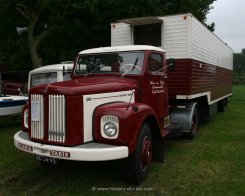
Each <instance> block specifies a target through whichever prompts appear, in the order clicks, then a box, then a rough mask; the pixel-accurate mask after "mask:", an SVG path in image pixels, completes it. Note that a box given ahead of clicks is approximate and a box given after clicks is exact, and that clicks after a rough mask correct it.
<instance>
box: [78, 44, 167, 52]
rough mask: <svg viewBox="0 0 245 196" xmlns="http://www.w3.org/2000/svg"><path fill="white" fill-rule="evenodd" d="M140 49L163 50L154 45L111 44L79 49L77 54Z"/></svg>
mask: <svg viewBox="0 0 245 196" xmlns="http://www.w3.org/2000/svg"><path fill="white" fill-rule="evenodd" d="M140 50H153V51H159V52H165V51H164V50H163V49H161V48H159V47H155V46H147V45H127V46H113V47H101V48H92V49H87V50H83V51H81V52H80V53H79V54H93V53H107V52H125V51H140Z"/></svg>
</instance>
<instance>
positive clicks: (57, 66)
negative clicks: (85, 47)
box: [30, 61, 73, 73]
mask: <svg viewBox="0 0 245 196" xmlns="http://www.w3.org/2000/svg"><path fill="white" fill-rule="evenodd" d="M63 67H64V68H65V70H72V68H73V62H72V61H69V62H62V63H60V64H53V65H46V66H42V67H39V68H36V69H34V70H32V71H30V73H39V72H47V71H49V72H50V71H62V70H63Z"/></svg>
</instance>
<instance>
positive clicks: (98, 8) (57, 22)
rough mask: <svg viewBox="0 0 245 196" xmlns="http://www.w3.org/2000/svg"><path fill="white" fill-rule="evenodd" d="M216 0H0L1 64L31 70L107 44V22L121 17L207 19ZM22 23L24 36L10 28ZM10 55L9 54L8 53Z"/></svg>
mask: <svg viewBox="0 0 245 196" xmlns="http://www.w3.org/2000/svg"><path fill="white" fill-rule="evenodd" d="M214 1H215V0H185V1H180V0H127V1H125V0H83V1H80V0H59V1H51V0H12V1H4V0H0V3H1V6H2V5H3V7H0V16H1V18H3V19H4V21H5V23H4V25H2V24H0V27H1V28H0V41H3V42H4V43H5V44H6V47H7V48H8V50H5V49H3V48H0V63H2V62H4V64H6V62H7V63H8V64H12V65H13V66H15V69H18V68H19V67H20V66H21V64H23V62H25V63H24V64H25V65H26V66H27V67H28V66H29V68H30V69H31V67H30V65H31V64H32V66H33V67H32V68H36V67H39V66H41V65H44V64H50V63H57V62H59V61H64V60H72V59H73V58H74V57H75V55H76V54H77V52H79V51H80V50H82V49H85V48H91V47H100V46H108V45H110V23H111V22H113V21H117V20H119V19H124V18H132V17H142V16H159V15H166V14H177V13H187V12H191V13H192V14H193V15H194V16H195V17H197V18H198V19H199V20H200V21H201V22H203V23H205V20H206V14H207V13H208V12H209V11H210V9H211V8H212V7H210V4H212V3H213V2H214ZM14 9H15V11H14ZM2 11H3V12H2ZM9 11H10V12H9ZM10 13H11V14H10ZM18 14H19V15H18ZM20 24H21V25H22V26H28V29H29V31H28V33H27V40H26V36H22V37H20V36H18V35H17V34H16V32H14V31H13V30H14V29H15V28H16V26H18V25H20ZM2 27H3V28H5V29H8V31H7V32H8V33H9V34H7V33H6V32H5V33H4V35H5V36H6V37H1V31H2ZM213 27H214V26H213ZM10 32H11V33H10ZM25 41H26V42H27V44H26V45H24V44H23V43H24V42H25ZM8 43H10V45H9V44H8ZM28 53H30V54H28ZM9 54H13V55H12V56H11V57H10V58H9V56H10V55H9ZM29 58H30V60H29ZM30 62H32V63H30ZM22 66H23V65H22Z"/></svg>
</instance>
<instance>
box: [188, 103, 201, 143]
mask: <svg viewBox="0 0 245 196" xmlns="http://www.w3.org/2000/svg"><path fill="white" fill-rule="evenodd" d="M198 127H199V114H198V111H197V108H196V107H195V109H194V112H193V116H192V120H191V130H190V132H189V133H188V137H189V139H191V140H192V139H193V138H194V137H195V136H196V134H197V131H198Z"/></svg>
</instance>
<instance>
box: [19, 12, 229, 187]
mask: <svg viewBox="0 0 245 196" xmlns="http://www.w3.org/2000/svg"><path fill="white" fill-rule="evenodd" d="M138 23H140V25H137V24H138ZM145 23H147V24H145ZM152 23H153V24H152ZM151 24H152V26H151ZM111 27H112V45H114V46H112V47H103V48H94V49H88V50H84V51H81V52H80V53H79V54H78V55H77V58H76V60H75V62H74V68H73V73H72V80H69V81H64V82H58V83H52V84H47V85H42V86H38V87H33V88H31V89H30V91H29V104H28V105H26V106H25V108H24V110H23V123H22V130H21V131H19V132H17V133H16V134H15V136H14V143H15V146H16V147H17V148H18V149H20V150H23V151H25V152H28V153H32V154H35V155H36V159H37V160H39V161H42V162H50V163H55V162H56V159H65V160H76V161H107V160H116V159H124V160H125V168H126V169H127V172H125V173H126V174H127V178H128V180H129V181H130V182H132V183H135V184H140V183H141V182H142V181H143V180H144V179H145V178H146V175H147V171H148V167H149V165H150V163H151V162H162V161H163V141H164V138H166V136H169V135H172V136H174V135H180V134H182V132H185V134H187V136H188V137H189V138H191V139H192V138H194V137H195V136H196V134H197V130H198V124H199V120H200V118H205V117H209V116H211V115H212V114H213V113H215V112H216V111H217V110H219V111H224V110H225V107H226V104H227V97H229V96H230V95H231V94H232V92H231V76H232V50H231V49H230V48H229V47H228V46H227V45H226V44H225V43H223V42H222V41H221V40H220V39H219V38H218V37H217V36H215V35H214V34H213V33H211V32H210V31H209V30H208V29H206V27H204V26H203V25H202V24H201V23H200V22H198V21H197V20H196V19H195V18H194V17H193V16H192V15H191V14H187V15H177V16H167V17H156V18H152V17H150V18H137V19H128V20H125V21H120V22H117V23H113V24H112V25H111ZM151 27H152V28H153V31H152V32H150V31H151ZM155 27H156V29H155V30H154V28H155ZM159 28H160V30H161V33H159V35H160V37H161V40H160V42H154V40H155V37H156V36H155V35H154V34H153V33H154V32H155V31H156V30H157V29H158V30H159ZM125 29H126V31H128V36H129V37H125V36H126V33H125V32H124V31H125ZM137 31H138V32H137ZM145 31H146V32H148V31H149V34H147V35H150V36H153V37H154V38H152V40H151V39H149V40H148V41H150V42H148V41H147V37H146V42H143V43H141V41H142V40H144V36H143V35H144V34H145ZM130 32H131V34H130ZM143 32H144V33H143ZM155 33H156V32H155ZM156 34H157V33H156ZM182 34H183V35H182ZM120 35H121V36H120ZM136 35H138V36H141V38H140V39H138V38H137V37H135V36H136ZM123 36H124V37H123ZM133 36H134V37H133ZM132 38H134V39H132ZM126 40H128V41H126ZM129 40H130V41H129ZM136 40H138V41H137V42H136ZM151 41H153V42H151ZM126 44H127V45H126ZM134 44H137V45H134ZM138 44H148V45H138ZM149 44H151V45H158V44H161V45H160V46H161V47H165V48H166V50H167V52H168V53H166V52H165V51H164V50H163V49H162V48H161V47H155V46H150V45H149ZM117 45H123V46H117Z"/></svg>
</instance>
